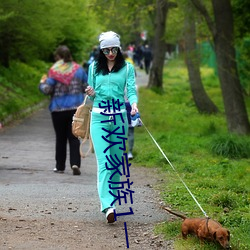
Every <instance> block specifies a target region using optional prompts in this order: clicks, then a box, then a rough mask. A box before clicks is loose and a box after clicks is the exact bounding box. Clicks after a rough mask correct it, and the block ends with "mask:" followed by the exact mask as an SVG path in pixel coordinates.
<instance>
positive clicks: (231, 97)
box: [212, 0, 250, 134]
mask: <svg viewBox="0 0 250 250" xmlns="http://www.w3.org/2000/svg"><path fill="white" fill-rule="evenodd" d="M212 4H213V11H214V16H215V29H216V33H215V35H214V37H213V38H214V45H215V53H216V58H217V64H218V75H219V79H220V83H221V89H222V95H223V101H224V106H225V113H226V118H227V125H228V129H229V131H230V132H235V133H237V134H248V133H250V124H249V120H248V115H247V110H246V106H245V102H244V95H243V91H242V88H241V85H240V81H239V76H238V71H237V64H236V60H235V58H236V56H235V48H234V37H233V14H232V8H231V5H230V0H220V1H218V0H212Z"/></svg>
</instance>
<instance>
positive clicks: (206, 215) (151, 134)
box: [139, 118, 209, 218]
mask: <svg viewBox="0 0 250 250" xmlns="http://www.w3.org/2000/svg"><path fill="white" fill-rule="evenodd" d="M139 119H140V121H141V123H142V124H143V126H144V127H145V129H146V131H147V132H148V134H149V135H150V137H151V138H152V140H153V142H154V143H155V145H156V146H157V147H158V149H159V150H160V151H161V153H162V155H163V156H164V157H165V159H166V160H167V162H168V163H169V165H170V166H171V167H172V169H173V170H174V171H175V173H176V174H177V176H178V177H179V179H180V180H181V182H182V183H183V185H184V186H185V188H186V189H187V191H188V192H189V194H190V195H191V197H192V198H193V199H194V201H195V202H196V204H197V205H198V207H199V208H200V210H201V211H202V213H203V214H204V215H205V217H207V218H209V216H207V214H206V212H205V211H204V210H203V208H202V207H201V205H200V204H199V202H198V201H197V200H196V198H195V197H194V195H193V194H192V192H191V191H190V189H189V188H188V186H187V185H186V183H185V182H184V181H183V180H182V178H181V177H180V175H179V174H178V172H177V170H176V169H175V167H174V166H173V164H172V163H171V162H170V160H169V159H168V157H167V156H166V155H165V153H164V152H163V150H162V149H161V147H160V146H159V144H158V143H157V141H156V140H155V139H154V137H153V136H152V134H151V133H150V132H149V130H148V129H147V127H146V126H145V124H144V123H143V122H142V120H141V118H139Z"/></svg>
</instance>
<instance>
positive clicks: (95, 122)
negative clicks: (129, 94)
mask: <svg viewBox="0 0 250 250" xmlns="http://www.w3.org/2000/svg"><path fill="white" fill-rule="evenodd" d="M121 116H122V117H123V120H124V123H123V121H122V118H121ZM113 119H114V116H113V115H111V116H103V115H102V114H100V113H98V112H94V111H93V112H91V125H90V134H91V138H92V141H93V145H94V150H95V156H96V161H97V190H98V194H99V198H100V203H101V211H102V212H105V211H106V209H107V208H109V207H114V208H115V204H112V205H111V203H113V201H114V200H115V199H116V198H115V197H114V196H113V195H112V194H110V193H109V192H110V191H111V192H112V193H113V194H115V195H116V194H117V191H116V190H115V189H110V187H109V185H111V187H112V188H114V187H118V186H119V184H110V183H109V182H108V181H112V182H119V181H120V179H121V178H120V177H121V175H120V174H119V173H118V172H117V170H116V169H113V170H108V169H107V167H108V168H114V167H113V166H112V161H111V162H109V161H108V160H107V157H108V158H109V159H110V156H112V157H113V158H115V155H116V156H117V157H118V159H122V157H123V153H124V152H125V150H123V149H120V148H123V147H124V146H125V145H126V140H125V139H124V140H123V139H120V138H119V137H124V138H126V139H127V133H128V120H127V113H126V110H125V112H122V114H121V115H115V119H116V125H115V124H114V121H113ZM107 120H109V121H108V122H103V123H101V121H107ZM117 127H120V128H119V129H118V130H117V131H115V133H116V134H111V135H110V133H108V132H107V131H110V132H112V131H114V130H115V129H117ZM103 129H105V130H106V131H104V130H103ZM123 132H124V134H123ZM117 133H120V134H119V135H117ZM102 136H103V137H104V138H105V139H104V138H103V137H102ZM123 141H124V142H125V145H124V144H123ZM110 142H113V143H114V142H117V143H118V142H119V144H116V145H113V146H111V147H110V145H111V144H112V143H110ZM119 147H120V148H119ZM125 147H126V146H125ZM105 150H106V152H104V151H105ZM119 169H120V171H121V173H122V170H121V169H122V167H121V166H120V167H119ZM114 172H116V173H115V174H114ZM113 174H114V175H113ZM112 175H113V177H112V178H111V176H112ZM110 178H111V179H110Z"/></svg>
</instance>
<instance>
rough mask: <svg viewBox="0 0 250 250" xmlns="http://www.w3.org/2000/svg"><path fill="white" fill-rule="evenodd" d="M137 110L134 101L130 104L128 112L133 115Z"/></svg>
mask: <svg viewBox="0 0 250 250" xmlns="http://www.w3.org/2000/svg"><path fill="white" fill-rule="evenodd" d="M137 112H138V108H137V104H136V103H135V102H134V103H133V104H132V105H131V112H130V114H131V115H132V116H133V115H135V114H136V113H137Z"/></svg>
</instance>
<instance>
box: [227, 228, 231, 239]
mask: <svg viewBox="0 0 250 250" xmlns="http://www.w3.org/2000/svg"><path fill="white" fill-rule="evenodd" d="M227 233H228V236H227V240H228V241H230V232H229V231H228V230H227Z"/></svg>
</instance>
